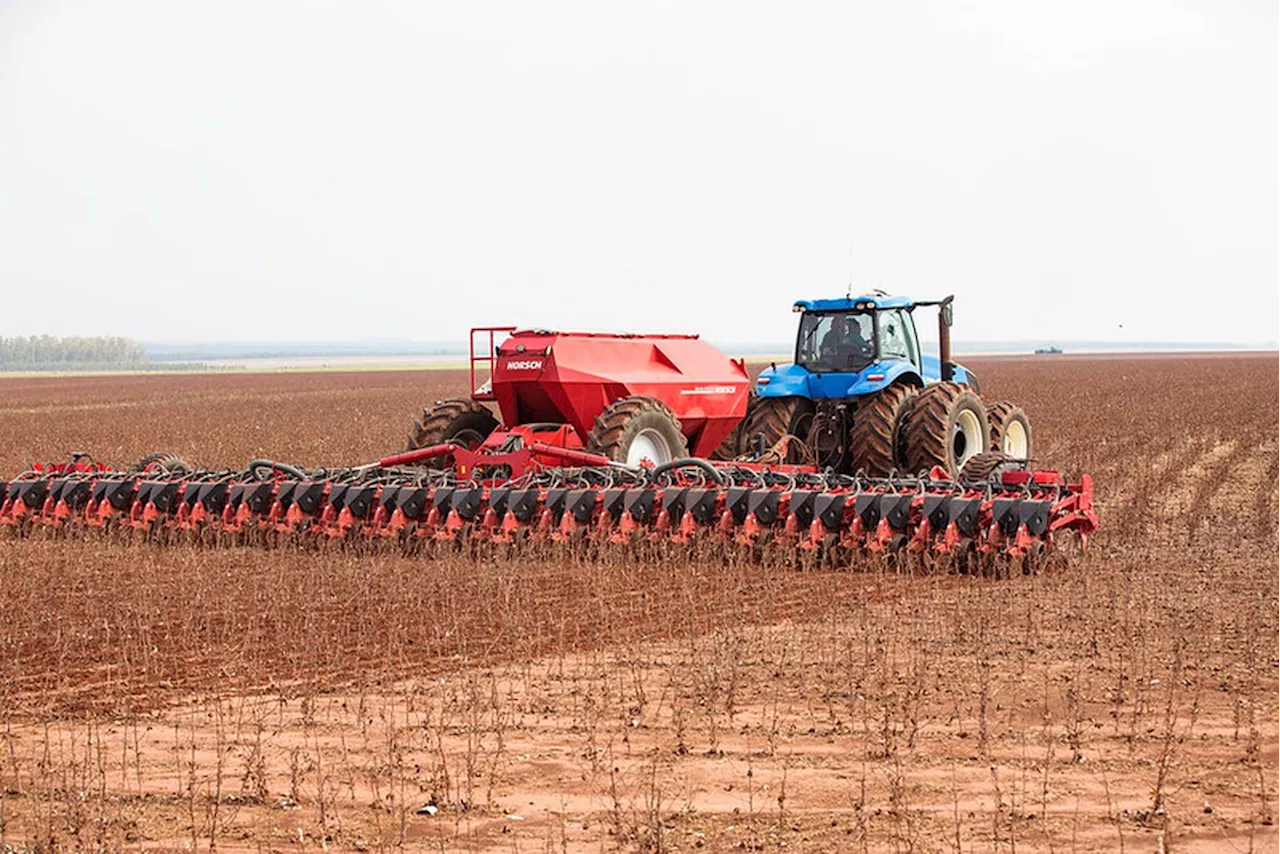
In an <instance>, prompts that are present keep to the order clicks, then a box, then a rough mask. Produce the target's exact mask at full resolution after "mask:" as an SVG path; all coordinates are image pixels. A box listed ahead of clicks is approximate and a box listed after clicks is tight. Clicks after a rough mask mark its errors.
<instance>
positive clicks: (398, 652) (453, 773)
mask: <svg viewBox="0 0 1280 854" xmlns="http://www.w3.org/2000/svg"><path fill="white" fill-rule="evenodd" d="M969 361H970V362H971V364H972V366H973V367H974V368H976V370H977V371H978V374H979V376H980V377H981V379H982V381H983V395H984V397H985V398H987V399H998V398H1008V399H1012V400H1015V401H1017V402H1019V403H1020V404H1021V405H1022V406H1023V407H1024V408H1025V409H1026V410H1027V412H1028V414H1029V415H1030V417H1031V420H1032V424H1033V427H1034V430H1035V447H1034V455H1035V457H1036V458H1037V460H1038V461H1039V462H1040V463H1041V464H1042V465H1045V466H1050V467H1055V468H1061V469H1063V470H1065V471H1067V472H1069V473H1071V474H1079V473H1082V472H1085V471H1088V472H1090V473H1092V474H1093V475H1094V477H1095V478H1096V480H1097V483H1098V488H1099V493H1100V501H1101V505H1102V506H1101V510H1102V520H1103V526H1104V527H1103V530H1102V532H1101V533H1100V535H1099V537H1098V538H1097V540H1096V542H1095V543H1094V546H1093V548H1092V551H1091V553H1090V554H1089V555H1088V556H1087V557H1085V558H1082V559H1078V560H1076V561H1074V562H1073V563H1072V564H1071V566H1069V567H1067V568H1060V569H1055V570H1053V571H1050V572H1046V573H1044V574H1042V575H1040V576H1036V577H1029V578H1020V579H1015V580H1008V581H994V580H989V579H974V578H967V577H966V578H960V577H946V576H942V577H936V576H900V575H892V574H878V573H856V572H841V573H826V572H824V573H817V572H812V573H803V572H794V571H786V572H781V571H774V570H770V569H767V568H761V567H755V566H739V565H725V564H723V563H721V562H700V561H698V560H697V559H696V558H694V559H690V558H688V557H685V558H678V557H672V558H671V559H670V560H667V561H658V562H646V563H638V564H637V563H632V562H626V561H611V562H608V563H604V564H601V565H594V564H593V565H588V564H583V563H579V562H574V561H566V560H563V559H560V558H556V557H554V556H540V555H526V556H523V557H522V558H520V559H493V560H489V561H485V562H481V563H478V564H477V563H472V562H467V561H462V560H457V559H454V560H443V561H434V562H426V561H417V560H410V559H405V558H399V557H388V556H383V555H357V554H350V553H346V552H340V551H333V552H329V553H323V554H316V553H298V552H272V553H266V552H259V551H253V550H222V551H217V550H214V551H199V550H195V549H169V550H163V549H159V548H154V547H147V546H123V545H109V544H104V543H100V542H90V541H45V540H24V541H17V540H0V615H3V616H0V677H2V678H0V850H4V848H5V846H12V847H16V848H17V849H18V850H25V849H27V848H44V847H49V848H61V849H67V850H92V849H117V848H124V847H128V848H138V847H147V848H169V849H173V848H178V847H183V848H188V849H190V848H212V847H215V846H216V847H218V848H221V849H223V850H264V849H268V850H284V849H299V850H300V849H307V848H312V849H321V848H333V849H343V850H353V849H354V850H368V849H374V848H384V847H396V846H403V847H407V848H411V849H430V850H451V851H452V850H473V851H529V850H566V851H600V850H688V849H700V850H707V851H722V850H723V851H730V850H780V849H782V848H784V847H785V848H787V849H791V850H815V851H858V850H864V851H882V850H902V851H909V850H923V851H930V850H951V851H961V850H962V851H970V850H983V851H985V850H1002V849H1008V850H1010V851H1015V850H1018V849H1022V850H1043V851H1051V850H1062V851H1114V850H1122V849H1124V850H1165V851H1172V850H1192V851H1224V852H1225V851H1245V850H1255V851H1275V850H1277V837H1276V830H1275V819H1276V815H1275V810H1276V777H1277V768H1278V757H1277V718H1278V716H1280V715H1278V712H1277V690H1278V685H1277V651H1276V640H1277V633H1278V628H1277V577H1278V574H1280V567H1278V564H1277V543H1276V530H1277V479H1278V475H1277V457H1278V454H1277V433H1278V430H1280V426H1278V421H1280V419H1278V416H1277V397H1278V393H1280V389H1278V384H1277V376H1278V373H1277V359H1276V356H1275V355H1274V354H1270V355H1224V356H1181V355H1179V356H1172V355H1171V356H1161V357H1129V356H1126V357H1036V358H1026V359H1004V358H1002V359H992V360H969ZM463 392H465V375H463V374H461V373H457V372H454V373H450V372H423V373H413V372H386V373H379V372H361V373H350V374H344V373H316V374H263V375H243V374H240V375H237V374H225V375H180V376H143V377H87V378H60V379H48V378H44V379H11V380H2V381H0V439H3V441H2V442H0V476H2V475H4V474H16V473H17V472H18V471H20V470H21V469H22V468H23V467H24V466H25V464H26V463H27V462H29V461H32V460H41V459H55V458H61V457H62V456H64V455H65V453H66V452H67V451H69V450H79V449H84V450H89V451H92V452H93V453H94V454H95V455H96V456H98V457H99V458H100V459H103V460H105V461H109V462H112V463H116V464H126V463H129V462H131V461H133V460H134V459H137V458H138V457H141V456H142V455H143V454H144V453H146V452H148V451H152V450H176V451H179V452H181V453H182V454H183V455H184V456H186V457H188V458H189V459H191V460H192V461H195V462H199V463H200V464H202V465H209V466H224V465H225V466H234V467H239V466H241V465H243V464H244V463H246V462H247V461H248V460H249V459H251V458H253V457H260V456H273V457H276V458H280V459H285V460H290V461H296V462H299V463H302V464H306V465H319V464H350V463H355V462H362V461H367V460H371V459H374V458H376V457H378V456H380V455H382V454H383V453H385V452H386V451H388V450H396V449H398V448H399V447H400V446H401V443H402V442H403V435H404V433H405V432H406V430H407V427H408V425H409V421H410V419H411V416H412V415H413V413H414V412H415V410H416V409H418V408H420V407H421V406H422V405H424V404H426V403H430V402H431V401H433V400H434V399H435V398H437V397H442V396H448V395H456V394H460V393H463Z"/></svg>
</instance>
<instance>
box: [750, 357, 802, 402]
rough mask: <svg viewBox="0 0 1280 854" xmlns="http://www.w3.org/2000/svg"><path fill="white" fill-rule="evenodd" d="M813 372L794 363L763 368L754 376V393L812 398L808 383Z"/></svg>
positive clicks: (766, 395)
mask: <svg viewBox="0 0 1280 854" xmlns="http://www.w3.org/2000/svg"><path fill="white" fill-rule="evenodd" d="M812 377H813V374H810V373H809V372H808V371H806V370H805V369H804V368H802V367H800V366H799V365H796V364H790V365H779V366H777V367H776V368H765V369H764V370H763V371H761V372H760V376H758V377H756V394H757V395H759V396H760V397H805V398H809V399H812V398H813V396H814V395H813V389H812V387H811V386H810V384H809V381H810V379H811V378H812Z"/></svg>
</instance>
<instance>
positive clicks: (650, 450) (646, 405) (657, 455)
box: [587, 394, 689, 466]
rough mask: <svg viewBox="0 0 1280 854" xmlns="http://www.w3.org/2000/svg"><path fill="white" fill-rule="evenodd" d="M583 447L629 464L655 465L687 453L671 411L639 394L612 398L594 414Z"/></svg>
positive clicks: (665, 406) (678, 426)
mask: <svg viewBox="0 0 1280 854" xmlns="http://www.w3.org/2000/svg"><path fill="white" fill-rule="evenodd" d="M587 450H589V451H591V452H593V453H596V454H603V455H604V456H606V457H608V458H609V459H611V460H616V461H617V462H620V463H626V464H627V465H632V466H638V465H640V464H641V463H642V462H646V461H647V462H650V463H652V464H653V465H655V466H659V465H662V464H663V463H669V462H671V461H672V460H677V459H680V458H681V457H686V456H688V455H689V451H688V448H687V447H686V445H685V441H684V435H683V434H682V433H681V432H680V421H679V419H677V418H676V416H675V413H673V412H672V411H671V409H670V408H669V407H668V406H667V405H666V404H665V403H663V402H662V401H660V400H656V399H654V398H652V397H646V396H644V395H639V394H637V395H632V396H631V397H624V398H622V399H621V400H616V401H614V402H613V403H611V404H609V405H608V406H606V407H605V410H604V412H601V413H600V414H599V415H597V416H596V422H595V426H593V427H592V428H591V433H590V435H588V436H587Z"/></svg>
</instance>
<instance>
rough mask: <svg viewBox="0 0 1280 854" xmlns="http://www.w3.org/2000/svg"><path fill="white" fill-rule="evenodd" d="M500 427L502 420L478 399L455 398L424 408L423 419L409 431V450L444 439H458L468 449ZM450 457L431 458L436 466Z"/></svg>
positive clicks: (434, 443)
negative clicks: (477, 401) (499, 423)
mask: <svg viewBox="0 0 1280 854" xmlns="http://www.w3.org/2000/svg"><path fill="white" fill-rule="evenodd" d="M497 426H498V419H496V418H494V417H493V413H491V412H490V411H489V410H488V409H486V408H485V407H484V406H482V405H481V404H479V403H476V402H475V401H474V400H465V399H462V398H454V399H451V400H441V401H437V402H436V404H435V406H428V407H427V408H426V409H424V410H422V418H421V420H418V421H415V422H413V430H412V431H411V432H410V433H409V447H408V450H410V451H416V450H417V449H418V448H426V447H429V446H431V445H439V444H441V443H443V442H456V443H457V444H459V445H462V446H463V447H465V448H468V449H475V448H478V447H480V444H481V443H482V442H484V440H485V439H487V438H488V436H489V434H490V433H492V432H493V431H494V429H495V428H497ZM446 460H447V457H445V458H441V457H437V458H435V459H433V460H428V461H427V465H428V466H431V467H433V468H435V467H439V466H441V465H443V464H444V463H445V461H446Z"/></svg>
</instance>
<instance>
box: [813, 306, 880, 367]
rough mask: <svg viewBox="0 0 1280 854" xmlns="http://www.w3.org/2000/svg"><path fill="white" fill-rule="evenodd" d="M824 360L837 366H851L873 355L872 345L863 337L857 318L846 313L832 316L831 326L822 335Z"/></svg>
mask: <svg viewBox="0 0 1280 854" xmlns="http://www.w3.org/2000/svg"><path fill="white" fill-rule="evenodd" d="M821 351H822V355H823V357H824V358H823V360H824V361H827V362H829V363H833V364H835V365H836V366H837V367H849V366H852V364H853V363H854V362H855V361H857V360H858V359H859V358H867V357H869V356H870V355H871V345H870V344H869V343H868V342H867V340H866V339H865V338H863V337H862V327H861V324H859V323H858V321H857V320H855V319H853V318H851V317H849V316H848V315H844V314H837V315H836V316H835V317H833V318H831V328H830V329H829V330H827V334H826V335H824V336H822V348H821Z"/></svg>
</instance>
